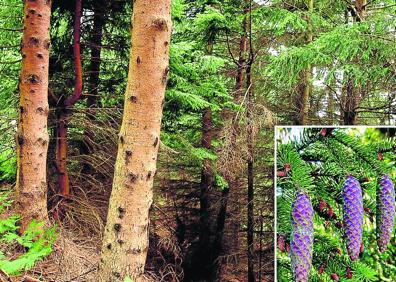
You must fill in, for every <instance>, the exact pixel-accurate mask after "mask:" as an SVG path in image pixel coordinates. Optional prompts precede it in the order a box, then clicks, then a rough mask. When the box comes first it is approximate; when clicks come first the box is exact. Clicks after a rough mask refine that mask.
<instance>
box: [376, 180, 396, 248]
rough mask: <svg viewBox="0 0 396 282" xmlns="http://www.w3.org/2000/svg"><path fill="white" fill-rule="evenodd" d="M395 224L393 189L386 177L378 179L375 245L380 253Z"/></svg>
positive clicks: (385, 245) (386, 243) (388, 239)
mask: <svg viewBox="0 0 396 282" xmlns="http://www.w3.org/2000/svg"><path fill="white" fill-rule="evenodd" d="M394 222H395V187H394V184H393V182H392V180H391V179H390V178H389V176H388V175H383V176H382V177H381V179H380V182H379V186H378V190H377V244H378V248H379V251H380V252H381V253H382V252H384V251H385V250H386V248H387V245H388V244H389V241H390V239H391V236H392V232H393V228H394Z"/></svg>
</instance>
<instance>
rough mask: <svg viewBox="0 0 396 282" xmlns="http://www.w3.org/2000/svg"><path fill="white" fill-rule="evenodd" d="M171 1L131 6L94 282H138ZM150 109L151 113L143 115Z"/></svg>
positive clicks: (146, 231)
mask: <svg viewBox="0 0 396 282" xmlns="http://www.w3.org/2000/svg"><path fill="white" fill-rule="evenodd" d="M170 2H171V1H170V0H163V1H147V0H135V1H134V5H133V16H132V22H133V30H132V48H131V55H130V63H129V75H128V84H127V89H126V92H125V105H124V116H123V121H122V125H121V130H120V134H119V144H118V155H117V160H116V165H115V172H114V181H113V190H112V193H111V197H110V203H109V211H108V216H107V223H106V227H105V232H104V239H103V248H102V254H101V262H100V265H99V281H103V282H106V281H124V279H125V278H126V277H130V278H131V279H132V280H133V281H140V280H143V278H142V274H143V273H144V266H145V261H146V256H147V251H148V244H149V241H148V235H149V210H150V207H151V204H152V201H153V192H152V188H153V178H154V175H155V172H156V162H157V153H158V146H159V137H160V136H159V135H160V128H161V119H162V107H163V103H164V95H165V87H166V82H167V76H168V72H169V42H170V35H171V17H170V6H171V3H170ZM147 109H150V111H147Z"/></svg>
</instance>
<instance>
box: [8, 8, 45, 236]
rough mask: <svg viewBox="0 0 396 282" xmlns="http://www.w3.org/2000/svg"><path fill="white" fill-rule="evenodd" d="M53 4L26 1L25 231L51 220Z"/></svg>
mask: <svg viewBox="0 0 396 282" xmlns="http://www.w3.org/2000/svg"><path fill="white" fill-rule="evenodd" d="M50 17H51V2H50V1H48V0H36V1H26V2H25V7H24V29H23V37H22V44H21V47H22V48H21V52H22V70H21V77H20V84H19V88H20V104H19V105H20V107H19V109H20V114H19V124H18V132H17V137H16V139H17V160H18V166H17V182H16V210H17V211H18V213H20V214H21V216H22V220H21V227H22V230H24V229H25V228H26V227H27V225H28V224H29V222H30V221H31V220H32V219H36V220H45V221H47V219H48V215H47V180H46V158H47V150H48V139H49V138H48V131H47V117H48V66H49V47H50V34H49V28H50Z"/></svg>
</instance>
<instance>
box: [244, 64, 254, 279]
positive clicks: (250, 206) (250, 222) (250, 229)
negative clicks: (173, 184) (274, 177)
mask: <svg viewBox="0 0 396 282" xmlns="http://www.w3.org/2000/svg"><path fill="white" fill-rule="evenodd" d="M252 63H253V62H252V61H250V63H249V64H248V66H247V68H246V85H247V89H248V90H247V92H248V94H247V109H246V115H247V122H248V125H247V130H248V132H247V145H248V161H247V179H248V187H247V188H248V191H247V202H248V203H247V244H248V248H247V257H248V282H254V281H255V275H254V245H253V244H254V238H253V236H254V201H253V200H254V183H253V177H254V172H253V161H254V143H253V90H252V73H251V71H252V69H251V68H252Z"/></svg>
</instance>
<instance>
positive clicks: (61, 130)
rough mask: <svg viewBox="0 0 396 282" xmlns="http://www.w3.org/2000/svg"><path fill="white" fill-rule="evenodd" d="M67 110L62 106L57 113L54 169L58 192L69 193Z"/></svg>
mask: <svg viewBox="0 0 396 282" xmlns="http://www.w3.org/2000/svg"><path fill="white" fill-rule="evenodd" d="M67 119H68V116H67V110H66V109H64V108H62V109H60V110H59V111H58V113H57V124H56V169H57V174H58V177H57V181H58V187H59V194H60V195H62V196H67V195H69V194H70V183H69V175H68V171H67V149H68V148H67Z"/></svg>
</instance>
